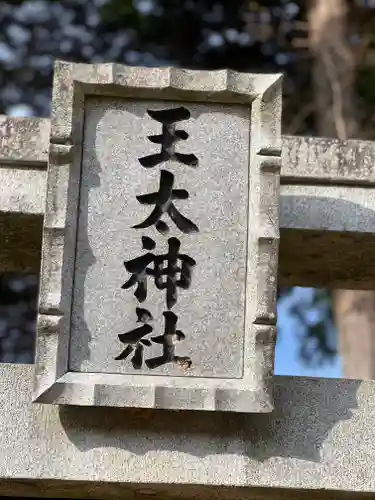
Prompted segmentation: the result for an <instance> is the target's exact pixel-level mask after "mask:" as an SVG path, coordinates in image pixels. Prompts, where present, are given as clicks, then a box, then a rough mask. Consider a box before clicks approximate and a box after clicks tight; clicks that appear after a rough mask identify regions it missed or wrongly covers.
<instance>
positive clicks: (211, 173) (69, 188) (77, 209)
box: [35, 63, 281, 412]
mask: <svg viewBox="0 0 375 500" xmlns="http://www.w3.org/2000/svg"><path fill="white" fill-rule="evenodd" d="M114 84H116V85H115V86H114ZM53 96H54V97H53V110H52V116H51V140H50V142H51V146H50V152H49V165H48V176H47V197H46V211H45V219H44V238H43V255H42V271H41V287H40V300H39V312H40V319H39V329H38V332H39V335H38V349H37V368H36V391H35V398H36V400H37V401H38V402H45V403H59V404H81V405H97V406H100V405H104V406H132V407H154V408H176V409H202V410H203V409H204V410H211V411H214V410H221V411H237V412H249V411H254V412H258V411H259V412H268V411H271V410H272V394H271V391H270V386H271V384H270V382H271V378H272V370H273V355H274V344H275V335H276V330H275V323H276V291H277V289H276V282H277V259H278V241H279V184H280V182H279V177H280V156H281V149H280V145H281V143H280V115H281V77H280V75H251V74H238V73H235V72H232V71H217V72H207V71H187V70H179V69H171V68H163V69H151V68H148V69H143V68H138V69H135V68H129V67H125V66H124V67H122V66H118V65H97V66H92V65H82V64H70V63H57V65H56V72H55V79H54V91H53ZM103 96H105V97H103ZM124 97H127V98H128V99H126V100H125V99H123V98H124ZM139 97H143V99H142V100H140V99H139ZM146 98H148V100H147V99H146ZM165 99H166V100H167V101H166V100H165ZM161 109H164V110H166V109H168V110H171V109H174V110H175V112H176V111H180V112H181V110H182V113H183V116H181V118H179V119H175V120H174V119H173V120H172V121H171V123H172V124H173V133H174V130H175V127H176V132H175V133H176V136H175V137H176V138H177V137H178V139H179V141H178V142H177V143H176V144H175V145H174V146H173V150H172V149H171V144H173V143H171V144H169V143H164V139H163V142H161V137H162V136H159V134H160V133H161V132H162V131H163V134H164V133H167V132H166V130H167V129H166V127H167V125H166V124H165V123H164V122H163V128H162V123H158V119H157V117H155V116H153V113H155V112H156V111H157V110H161ZM168 120H169V118H168ZM168 126H169V122H168ZM171 133H172V132H171V131H170V130H169V129H168V134H171ZM178 134H179V135H178ZM170 137H172V138H173V137H174V136H173V135H170ZM166 140H169V139H168V138H167V139H166ZM160 148H162V149H160ZM164 148H167V149H164ZM161 150H162V151H164V153H163V154H166V155H167V157H163V158H162V159H160V158H157V161H156V163H155V164H150V165H147V164H146V163H147V159H148V160H150V159H151V160H152V161H154V160H155V158H153V156H152V155H154V154H157V153H159V154H160V151H161ZM175 153H176V154H175ZM150 155H151V156H150ZM169 155H172V156H169ZM178 155H185V157H183V158H181V156H178ZM189 155H192V158H191V157H189ZM145 158H146V163H144V162H143V160H144V159H145ZM190 160H192V162H193V163H190ZM197 162H198V165H197V164H196V163H197ZM167 176H170V180H169V181H167V180H164V179H165V178H166V177H167ZM169 182H171V183H172V184H171V185H170V186H169V187H167V184H168V183H169ZM159 185H160V195H161V196H162V199H163V198H165V197H166V198H165V199H164V201H160V203H161V205H160V206H159V205H157V206H158V210H162V211H161V213H160V214H159V217H160V215H162V214H163V211H165V212H166V209H164V208H162V209H161V208H160V207H163V206H164V205H165V204H166V203H169V201H168V200H169V199H170V196H172V198H171V200H174V201H173V203H174V205H175V207H176V208H173V206H171V208H170V210H171V211H169V212H168V213H167V212H166V213H165V214H164V216H163V217H162V218H161V220H162V221H163V224H164V227H161V226H160V227H158V225H157V224H156V220H154V221H151V223H149V224H146V225H142V224H141V227H139V228H138V230H136V229H135V228H134V226H135V225H136V224H139V223H141V222H143V220H146V219H147V217H148V216H149V214H150V213H151V212H152V210H153V208H154V206H155V205H156V204H155V201H156V200H155V196H157V193H158V189H159ZM172 187H173V191H171V194H166V193H167V191H166V190H168V189H172ZM149 193H155V194H154V195H152V196H151V198H152V199H149V198H147V197H146V198H145V199H143V198H142V197H141V198H137V197H136V196H139V195H141V196H143V195H147V196H148V197H150V195H149ZM149 201H150V203H147V202H149ZM140 202H141V203H140ZM143 202H146V204H145V205H144V206H142V205H143ZM150 205H151V206H150ZM167 206H168V205H167ZM172 209H173V210H178V211H180V213H179V212H175V215H173V213H172ZM168 210H169V209H168ZM170 219H172V220H173V222H172V221H171V220H170ZM189 221H190V222H189ZM158 224H159V223H158ZM166 224H168V225H169V228H170V229H169V232H168V236H166V233H167V231H166ZM155 228H156V229H157V230H158V232H157V231H156V229H155ZM141 237H142V238H148V240H146V243H143V240H141ZM150 238H152V240H150ZM174 245H177V246H176V251H179V253H178V254H177V255H176V256H175V257H176V261H174V260H173V259H174V258H175V257H173V256H172V255H171V254H170V253H169V252H172V253H173V250H172V246H174ZM142 246H143V248H142ZM151 251H152V252H153V253H152V254H151V253H150V252H151ZM146 252H149V253H148V254H147V255H148V258H151V260H149V261H148V262H146V263H145V264H144V267H143V268H142V269H141V268H139V269H138V267H137V266H138V264H139V263H138V262H137V264H134V265H135V268H134V269H132V268H129V269H128V272H127V273H126V272H125V271H124V268H123V266H124V264H123V262H124V261H131V262H133V261H134V259H135V258H137V257H140V256H142V255H144V254H145V253H146ZM159 255H163V258H162V260H161V261H160V263H159V264H158V263H157V260H156V259H157V257H158V256H159ZM180 257H181V259H180ZM168 259H172V260H168ZM184 259H185V260H184ZM189 259H190V261H189ZM154 261H155V262H154ZM186 262H188V264H186ZM133 263H134V262H133ZM153 264H154V267H153ZM176 266H178V267H176ZM190 267H193V270H192V271H193V274H192V277H190V275H189V273H190V269H189V268H190ZM146 268H147V269H146ZM179 268H181V269H179ZM150 269H154V271H152V272H156V273H157V272H161V273H162V274H161V275H160V276H158V275H157V274H155V276H153V275H152V274H151V272H150V271H149V270H150ZM142 273H147V274H145V275H144V276H145V278H147V281H148V283H147V295H146V294H145V296H144V297H140V296H137V295H136V298H135V297H134V295H135V294H134V295H133V292H134V289H132V288H130V289H129V290H127V289H125V290H122V289H121V287H122V285H123V284H124V283H125V282H126V281H127V280H129V279H130V278H132V279H133V280H134V279H135V281H133V282H132V285H133V286H134V288H136V286H138V282H137V279H138V278H137V276H138V275H139V279H143V278H142ZM153 281H155V283H152V282H153ZM174 281H175V283H174ZM173 283H174V285H173ZM154 284H155V285H156V287H155V286H153V285H154ZM173 286H174V287H176V290H174V289H173ZM138 291H139V290H138ZM176 292H177V293H176ZM144 293H145V292H144ZM166 296H167V297H169V298H167V297H166ZM176 297H178V298H176ZM137 307H138V308H142V309H143V312H142V315H141V316H138V313H137V312H136V311H137ZM172 308H173V311H172V312H171V310H172ZM145 311H146V313H147V315H148V318H147V319H145V320H143V316H144V314H145ZM139 314H140V313H139ZM137 316H138V321H137ZM150 318H151V319H150ZM142 322H143V323H146V325H144V326H143V327H141V330H142V328H143V329H146V332H143V331H142V335H141V336H140V337H138V335H139V334H138V333H137V332H138V329H137V328H138V327H140V326H141V325H140V324H139V323H141V324H142ZM168 322H169V323H168ZM137 323H138V324H137ZM150 323H151V324H152V326H151V325H150ZM172 325H173V326H172ZM134 329H137V330H136V332H134V331H133V330H134ZM147 329H148V331H147ZM128 333H129V335H131V336H136V337H135V339H134V341H133V340H131V339H128V338H124V339H121V335H125V337H127V334H128ZM184 335H185V337H184ZM141 339H142V340H141ZM121 341H123V342H121ZM176 344H177V345H176ZM125 349H126V350H125ZM129 351H130V352H129ZM143 352H144V354H143ZM119 356H120V359H116V358H118V357H119ZM152 363H154V365H152Z"/></svg>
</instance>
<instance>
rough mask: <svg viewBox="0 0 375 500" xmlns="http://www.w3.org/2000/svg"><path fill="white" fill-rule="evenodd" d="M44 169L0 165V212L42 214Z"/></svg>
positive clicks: (44, 184) (44, 183)
mask: <svg viewBox="0 0 375 500" xmlns="http://www.w3.org/2000/svg"><path fill="white" fill-rule="evenodd" d="M45 170H46V169H44V168H38V167H36V168H32V167H31V166H30V165H27V166H24V165H22V164H17V163H16V164H1V163H0V186H1V189H0V212H7V213H21V214H38V215H40V214H43V213H44V200H45V191H46V172H45Z"/></svg>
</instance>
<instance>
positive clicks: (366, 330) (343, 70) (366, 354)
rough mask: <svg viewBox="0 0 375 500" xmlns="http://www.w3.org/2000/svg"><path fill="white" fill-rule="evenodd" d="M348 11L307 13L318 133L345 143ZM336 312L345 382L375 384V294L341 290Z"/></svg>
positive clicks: (340, 5) (349, 82) (313, 5)
mask: <svg viewBox="0 0 375 500" xmlns="http://www.w3.org/2000/svg"><path fill="white" fill-rule="evenodd" d="M348 10H349V7H348V1H347V0H310V4H309V12H308V24H309V45H310V50H311V53H312V55H313V67H312V71H313V85H314V109H315V113H316V124H317V133H318V135H321V136H326V137H338V138H339V139H342V140H343V139H347V138H351V137H353V136H358V132H359V123H358V117H357V116H356V109H357V107H356V104H355V100H356V92H355V80H356V61H355V55H354V51H353V50H352V48H351V47H350V45H349V43H348V41H349V28H348V24H349V22H348V21H349V16H348ZM333 312H334V316H335V322H336V327H337V332H338V347H339V353H340V354H341V357H342V364H343V375H344V377H347V378H361V379H373V378H375V292H369V291H355V290H336V291H334V292H333Z"/></svg>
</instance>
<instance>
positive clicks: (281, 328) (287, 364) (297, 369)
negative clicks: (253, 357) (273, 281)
mask: <svg viewBox="0 0 375 500" xmlns="http://www.w3.org/2000/svg"><path fill="white" fill-rule="evenodd" d="M306 292H308V290H307V289H302V288H299V289H295V292H294V297H291V298H290V299H283V300H282V301H281V303H279V305H278V322H277V324H278V332H279V335H278V341H277V346H276V359H275V373H276V375H300V376H305V377H327V378H332V377H333V378H336V377H341V376H342V375H341V373H342V371H341V363H340V359H339V357H337V358H336V359H335V360H334V361H333V362H332V363H330V362H327V363H325V364H324V365H322V366H318V367H309V366H306V365H305V364H304V363H303V361H301V359H300V357H299V353H298V349H299V345H300V336H301V334H303V332H301V325H300V324H299V322H298V321H297V320H296V318H294V317H293V316H292V315H291V314H290V313H289V311H288V306H289V303H290V301H291V300H292V301H293V302H295V301H296V300H304V298H305V295H306Z"/></svg>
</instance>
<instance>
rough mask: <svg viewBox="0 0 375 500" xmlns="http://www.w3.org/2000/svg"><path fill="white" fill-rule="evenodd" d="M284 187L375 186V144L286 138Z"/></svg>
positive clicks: (283, 170) (284, 138)
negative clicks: (287, 185) (285, 185)
mask: <svg viewBox="0 0 375 500" xmlns="http://www.w3.org/2000/svg"><path fill="white" fill-rule="evenodd" d="M281 175H282V182H283V183H284V184H300V183H304V184H306V183H310V184H313V185H316V184H318V183H319V184H322V183H324V184H349V185H355V186H361V185H365V186H366V185H367V186H368V185H374V184H375V143H374V142H370V141H358V140H349V141H340V140H338V139H326V138H321V137H298V136H283V147H282V171H281Z"/></svg>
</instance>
